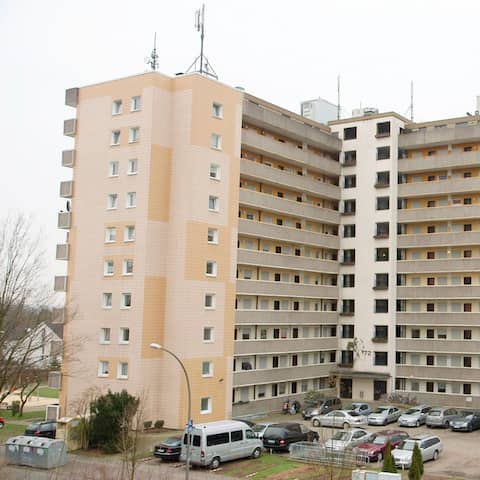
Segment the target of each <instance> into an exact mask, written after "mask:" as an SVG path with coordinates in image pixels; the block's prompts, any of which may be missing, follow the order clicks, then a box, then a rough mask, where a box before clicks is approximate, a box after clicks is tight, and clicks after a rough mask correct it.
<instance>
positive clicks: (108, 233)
mask: <svg viewBox="0 0 480 480" xmlns="http://www.w3.org/2000/svg"><path fill="white" fill-rule="evenodd" d="M116 239H117V229H116V228H115V227H107V228H106V229H105V242H106V243H110V242H114V241H115V240H116Z"/></svg>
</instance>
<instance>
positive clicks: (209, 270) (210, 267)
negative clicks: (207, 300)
mask: <svg viewBox="0 0 480 480" xmlns="http://www.w3.org/2000/svg"><path fill="white" fill-rule="evenodd" d="M205 275H208V276H210V277H216V276H217V262H215V261H214V260H207V263H206V265H205Z"/></svg>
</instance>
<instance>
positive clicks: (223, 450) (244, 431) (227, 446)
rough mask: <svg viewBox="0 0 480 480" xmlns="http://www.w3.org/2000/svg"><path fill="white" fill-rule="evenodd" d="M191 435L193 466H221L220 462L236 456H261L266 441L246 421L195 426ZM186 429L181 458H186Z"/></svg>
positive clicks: (191, 459) (227, 421) (234, 458)
mask: <svg viewBox="0 0 480 480" xmlns="http://www.w3.org/2000/svg"><path fill="white" fill-rule="evenodd" d="M190 435H191V445H190V463H191V464H192V465H200V466H203V467H207V466H209V467H210V468H212V469H215V468H218V467H219V465H220V463H221V462H227V461H229V460H236V459H237V458H245V457H252V458H258V457H259V456H260V455H261V454H262V448H263V443H262V441H261V440H260V439H258V438H257V437H256V436H255V433H254V432H253V431H252V429H251V428H250V427H249V426H248V425H247V424H246V423H243V422H239V421H236V420H221V421H218V422H209V423H202V424H198V425H194V426H193V428H192V431H191V432H190ZM186 455H187V430H185V432H184V435H183V442H182V453H181V456H180V459H181V460H182V461H186Z"/></svg>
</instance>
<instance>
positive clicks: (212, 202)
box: [208, 195, 220, 212]
mask: <svg viewBox="0 0 480 480" xmlns="http://www.w3.org/2000/svg"><path fill="white" fill-rule="evenodd" d="M208 210H209V211H210V212H219V211H220V198H219V197H217V196H216V195H209V196H208Z"/></svg>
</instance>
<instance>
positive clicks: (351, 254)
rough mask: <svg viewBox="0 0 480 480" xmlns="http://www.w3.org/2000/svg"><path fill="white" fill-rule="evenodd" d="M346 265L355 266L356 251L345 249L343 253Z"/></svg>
mask: <svg viewBox="0 0 480 480" xmlns="http://www.w3.org/2000/svg"><path fill="white" fill-rule="evenodd" d="M342 263H343V264H344V265H354V264H355V249H354V248H352V249H345V250H344V251H343V262H342Z"/></svg>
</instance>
